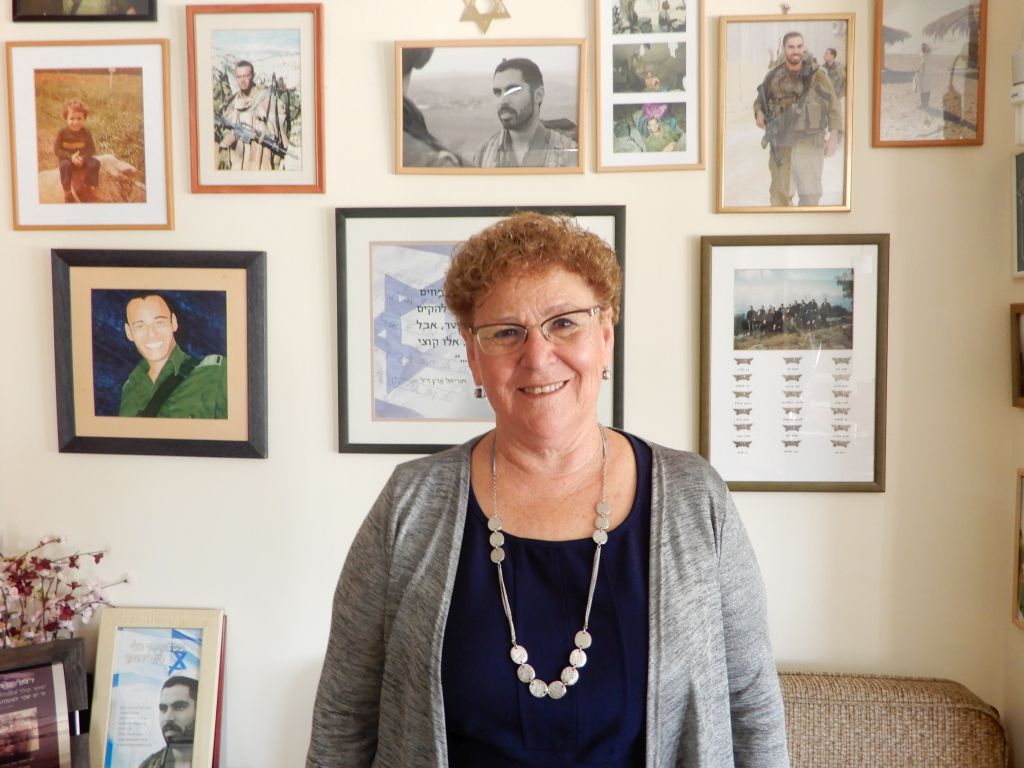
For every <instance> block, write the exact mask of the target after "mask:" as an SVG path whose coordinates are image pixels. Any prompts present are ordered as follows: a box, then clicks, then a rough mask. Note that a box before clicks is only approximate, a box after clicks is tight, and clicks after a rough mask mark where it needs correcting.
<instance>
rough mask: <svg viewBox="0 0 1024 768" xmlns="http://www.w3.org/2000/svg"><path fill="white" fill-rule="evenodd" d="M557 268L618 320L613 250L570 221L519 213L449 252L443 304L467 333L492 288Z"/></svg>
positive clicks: (618, 288) (617, 272) (619, 300)
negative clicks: (578, 281) (578, 282)
mask: <svg viewBox="0 0 1024 768" xmlns="http://www.w3.org/2000/svg"><path fill="white" fill-rule="evenodd" d="M556 268H561V269H564V270H566V271H567V272H570V273H572V274H574V275H579V276H580V277H581V278H583V281H584V282H585V283H586V284H587V285H588V286H590V288H591V289H592V290H593V291H594V294H595V296H596V297H597V301H598V303H599V304H600V305H601V307H602V309H606V310H611V318H612V322H613V323H617V322H618V321H619V309H620V307H621V305H622V269H621V268H620V267H619V261H618V258H617V257H616V255H615V251H614V250H613V249H612V248H611V246H609V245H608V243H606V242H605V241H604V240H602V239H601V238H600V237H598V236H597V235H595V234H594V233H593V232H589V231H587V230H586V229H583V227H581V226H580V225H579V224H578V223H577V222H576V221H575V220H574V219H572V218H570V217H568V216H564V215H560V214H559V215H555V216H545V215H544V214H540V213H533V212H521V213H515V214H513V215H512V216H509V217H508V218H505V219H502V220H501V221H498V222H495V223H494V224H492V225H491V226H489V227H487V229H484V230H482V231H481V232H478V233H477V234H475V235H473V236H472V237H471V238H469V239H468V240H466V241H465V242H464V243H460V244H459V245H458V246H457V247H456V249H455V255H454V257H453V258H452V263H451V266H450V267H449V268H448V275H447V277H445V281H444V297H445V302H446V303H447V305H448V309H450V310H451V311H452V312H453V313H454V314H455V316H456V318H458V321H459V325H460V326H461V327H463V328H469V327H470V326H472V324H473V312H474V310H475V309H476V306H477V304H479V303H480V302H481V301H482V300H483V299H484V297H485V296H486V295H487V294H488V293H489V292H490V291H491V289H492V288H494V287H495V286H496V285H498V284H499V283H501V282H502V281H504V280H508V279H509V278H514V277H519V276H521V275H523V274H525V273H533V274H538V275H542V274H544V273H546V272H547V271H548V270H551V269H556Z"/></svg>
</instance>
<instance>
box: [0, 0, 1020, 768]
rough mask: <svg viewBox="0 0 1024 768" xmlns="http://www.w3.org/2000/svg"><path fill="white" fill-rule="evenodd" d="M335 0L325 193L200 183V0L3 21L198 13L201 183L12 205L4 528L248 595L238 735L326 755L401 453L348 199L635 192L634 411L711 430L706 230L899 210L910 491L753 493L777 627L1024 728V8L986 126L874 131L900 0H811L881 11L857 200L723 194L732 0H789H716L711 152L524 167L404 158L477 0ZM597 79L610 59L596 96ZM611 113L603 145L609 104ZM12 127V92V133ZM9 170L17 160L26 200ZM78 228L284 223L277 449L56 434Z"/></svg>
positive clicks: (180, 91)
mask: <svg viewBox="0 0 1024 768" xmlns="http://www.w3.org/2000/svg"><path fill="white" fill-rule="evenodd" d="M482 2H485V3H486V0H482ZM505 4H506V6H507V7H508V10H509V12H510V13H511V15H512V18H511V19H509V20H504V21H496V22H495V23H494V24H493V26H492V27H491V30H490V32H489V34H488V35H487V37H488V38H502V37H508V38H511V37H520V38H527V37H538V36H559V37H583V36H587V35H590V34H591V33H592V28H593V12H592V7H591V4H590V2H589V0H588V1H584V0H575V1H574V2H565V1H563V2H557V3H556V2H546V3H540V2H530V1H529V0H505ZM326 5H327V8H326V14H325V22H326V29H325V33H326V34H325V38H326V41H327V45H326V55H325V72H326V76H325V102H326V107H327V113H326V121H327V131H326V158H327V169H328V177H327V194H325V195H322V196H288V195H275V196H214V195H192V194H190V193H189V192H188V188H189V179H188V159H187V158H188V145H187V128H188V119H187V83H186V47H185V36H184V27H185V21H184V2H183V0H161V2H160V6H161V7H160V20H159V21H158V22H155V23H147V24H132V25H85V24H81V25H70V24H68V25H41V24H16V25H15V24H11V23H10V22H9V21H6V20H4V21H2V22H0V37H3V38H4V39H22V40H37V39H89V38H116V37H126V36H134V37H166V38H170V40H171V61H172V78H171V89H172V90H171V106H172V118H173V120H172V128H173V142H174V185H175V190H176V193H175V204H176V210H177V226H176V228H175V229H174V230H173V231H171V232H155V233H132V232H85V233H82V232H77V233H76V232H71V233H65V232H14V231H13V230H12V229H11V224H10V216H9V214H6V213H4V214H3V218H2V223H0V227H2V229H3V237H2V242H3V245H2V247H0V353H2V356H3V360H4V371H3V374H2V375H0V401H2V402H6V403H8V404H9V408H8V410H7V411H6V412H5V413H4V415H3V417H2V419H0V534H2V535H3V536H4V539H3V545H4V546H3V549H4V550H8V549H12V548H14V547H16V546H19V545H22V544H25V543H27V542H29V541H30V540H32V539H33V538H35V537H37V536H39V535H41V534H48V533H54V532H56V533H61V534H64V535H66V536H68V537H69V539H70V540H71V541H72V542H74V543H76V544H79V545H80V546H83V547H93V546H106V547H109V548H110V556H109V560H108V561H107V562H105V563H104V569H103V572H104V573H106V574H109V575H116V574H118V573H120V572H121V571H122V570H124V571H130V572H131V574H132V577H133V581H132V584H131V585H130V586H128V587H125V588H120V589H119V590H118V591H117V593H116V595H115V597H116V601H117V602H118V603H119V604H121V605H150V606H188V607H202V606H222V607H224V608H225V609H226V610H227V612H228V616H229V633H228V652H227V669H226V686H227V689H226V696H227V699H226V707H225V712H224V717H225V721H224V727H225V738H226V742H225V745H224V746H225V760H224V765H226V766H231V767H232V768H280V766H297V765H300V764H301V762H302V756H303V754H304V750H305V746H306V739H307V734H308V725H309V718H310V710H311V706H312V699H313V694H314V688H315V684H316V679H317V674H318V671H319V665H320V661H321V658H322V653H323V649H324V643H325V640H326V633H327V627H328V620H329V607H330V599H331V595H332V591H333V588H334V583H335V580H336V577H337V574H338V570H339V568H340V566H341V563H342V561H343V559H344V557H345V552H346V550H347V547H348V545H349V543H350V541H351V539H352V536H353V534H354V533H355V530H356V527H357V526H358V524H359V522H360V520H361V518H362V517H363V515H364V514H365V512H366V510H367V509H368V507H369V506H370V504H371V502H372V501H373V499H374V497H375V495H376V494H377V492H378V491H379V489H380V488H381V486H382V484H383V483H384V481H385V479H386V477H387V476H388V473H389V472H390V470H391V468H392V467H393V466H394V464H395V463H396V462H397V461H399V460H401V457H396V456H384V455H381V456H355V455H339V454H338V453H336V448H337V443H338V434H337V427H336V423H337V416H338V409H337V404H336V403H337V400H336V389H337V374H336V366H337V351H336V337H335V326H334V323H335V311H336V302H335V294H334V282H335V269H334V234H333V209H334V208H335V207H336V206H385V205H386V206H397V205H435V204H442V203H443V204H450V205H463V204H488V205H511V204H518V205H529V204H587V203H591V204H611V203H624V204H625V205H626V206H627V222H628V223H627V265H628V267H627V287H626V306H627V315H626V318H627V320H626V327H625V346H626V350H625V355H626V382H625V414H626V422H625V424H626V427H627V428H628V429H630V430H632V431H634V432H636V433H638V434H640V435H642V436H645V437H648V438H650V439H653V440H656V441H659V442H662V443H665V444H668V445H671V446H675V447H679V448H686V449H695V448H696V444H697V419H698V413H697V399H698V386H699V384H698V358H699V329H698V326H699V300H700V292H699V238H700V236H701V235H706V234H767V233H853V232H858V233H859V232H888V233H891V236H892V243H891V285H890V308H889V327H890V335H889V386H888V473H887V476H888V482H887V490H886V492H885V493H882V494H766V493H745V494H739V495H738V497H737V502H738V504H739V507H740V510H741V512H742V515H743V518H744V520H745V522H746V524H747V526H748V527H749V530H750V533H751V535H752V537H753V540H754V543H755V546H756V548H757V552H758V556H759V559H760V563H761V567H762V570H763V573H764V577H765V581H766V583H767V587H768V592H769V597H770V611H771V627H772V636H773V640H774V643H775V648H776V653H777V656H778V659H779V663H780V665H782V666H783V667H785V668H791V669H793V668H800V669H823V670H825V669H827V670H847V671H866V672H880V673H900V674H911V675H934V676H942V677H951V678H954V679H956V680H959V681H961V682H963V683H965V684H966V685H968V686H969V687H970V688H972V689H973V690H974V691H976V692H977V693H978V694H979V695H981V696H982V697H983V698H985V699H986V700H987V701H989V702H991V703H993V704H995V705H996V706H998V707H999V708H1000V709H1001V710H1002V711H1003V712H1004V714H1005V716H1006V718H1007V720H1008V722H1009V724H1010V725H1011V727H1012V729H1013V730H1014V732H1015V733H1016V734H1017V735H1018V737H1019V738H1024V685H1022V684H1021V683H1020V680H1021V679H1022V672H1024V632H1021V631H1020V630H1018V629H1016V628H1015V627H1013V626H1011V625H1010V624H1009V621H1008V613H1009V608H1008V604H1009V592H1010V584H1009V577H1010V572H1011V551H1010V550H1011V545H1010V534H1011V527H1012V484H1013V480H1012V477H1013V470H1014V467H1015V466H1016V465H1018V464H1020V465H1024V438H1021V437H1019V435H1021V434H1024V414H1022V413H1021V412H1020V411H1012V410H1011V409H1010V407H1009V396H1008V390H1009V372H1008V360H1007V346H1008V330H1007V307H1006V305H1007V304H1008V303H1009V302H1010V301H1011V300H1014V299H1016V300H1024V286H1022V285H1021V284H1020V283H1017V282H1014V281H1013V280H1012V278H1011V277H1010V275H1009V269H1010V260H1011V248H1012V237H1011V225H1012V208H1011V201H1012V198H1011V194H1010V192H1011V186H1010V171H1009V168H1010V160H1011V157H1012V156H1013V154H1014V153H1015V151H1017V148H1015V147H1014V146H1013V145H1012V144H1011V141H1012V138H1011V118H1010V112H1009V108H1008V106H1007V104H1006V97H1005V94H1006V93H1007V92H1008V89H1009V56H1010V52H1011V51H1012V49H1013V48H1015V47H1016V44H1017V42H1018V38H1019V33H1020V30H1021V27H1022V24H1024V8H1022V7H1021V6H1020V4H1019V3H1015V2H1011V1H1010V0H992V2H991V3H990V14H991V15H990V26H989V30H990V36H989V51H988V64H989V73H988V75H989V80H988V88H987V97H988V103H987V109H986V141H985V144H984V146H982V147H976V148H959V149H872V148H871V141H870V134H871V60H872V48H871V45H872V43H871V40H872V34H873V33H872V23H873V6H874V3H873V2H872V0H847V1H846V2H836V1H834V0H816V2H814V3H805V4H794V12H800V11H812V10H813V11H821V12H846V11H854V12H855V13H856V40H855V51H856V66H855V67H854V78H853V81H854V83H853V87H854V96H853V105H854V110H855V112H854V118H853V123H854V134H853V141H854V146H853V194H852V205H853V210H852V211H851V212H850V213H823V214H800V215H716V214H714V213H713V209H714V204H713V195H714V188H715V164H714V162H713V156H714V146H715V145H714V141H713V139H714V137H715V135H716V133H715V132H716V130H717V119H716V118H715V116H714V107H715V105H716V104H717V93H716V89H717V77H716V72H717V69H718V66H717V55H718V52H717V29H718V24H717V16H718V15H723V14H745V13H765V12H772V11H775V10H777V6H776V4H774V3H767V4H766V3H755V2H753V1H752V0H710V2H709V5H710V9H709V10H710V13H711V14H712V15H711V16H710V17H709V19H708V23H707V26H706V29H707V30H708V31H709V33H710V34H709V36H708V38H707V42H708V44H707V53H708V66H707V67H706V82H707V88H708V90H707V97H708V105H709V115H710V119H709V122H708V129H709V136H710V137H711V138H712V141H709V142H708V144H707V147H706V157H707V166H708V170H707V171H698V172H685V173H647V174H633V173H619V174H596V173H592V172H588V173H587V174H586V175H583V176H561V177H544V176H529V177H521V178H508V177H466V178H448V177H430V176H397V175H395V174H394V173H393V172H392V168H393V160H392V155H393V143H394V142H393V130H394V129H393V125H394V103H393V98H394V86H393V81H392V78H393V71H392V70H393V67H392V55H393V53H392V45H391V44H392V41H393V40H394V39H396V38H398V39H406V40H428V39H450V38H469V39H477V38H479V33H478V31H477V29H476V27H475V26H474V25H472V24H469V23H460V22H459V15H460V13H461V10H462V7H463V5H462V3H461V2H458V1H457V0H396V1H395V2H391V3H387V4H381V3H379V2H377V0H343V1H341V2H339V1H337V0H331V2H329V3H327V4H326ZM588 74H589V73H588ZM593 97H594V92H593V87H592V85H588V88H587V99H588V106H589V107H592V106H593ZM592 115H593V110H592V108H591V109H588V113H587V116H588V120H590V119H591V116H592ZM586 135H587V138H588V140H589V143H590V144H591V145H592V144H593V131H592V128H590V127H588V129H587V131H586ZM7 140H8V138H7V124H6V121H3V123H2V125H0V146H7ZM587 166H588V168H593V166H594V158H593V151H592V147H591V148H588V158H587ZM10 197H11V187H10V183H9V182H8V181H6V180H2V181H0V212H5V211H9V210H10V202H11V201H10ZM51 247H88V248H113V247H117V248H143V249H146V248H150V249H152V248H169V249H175V248H180V249H198V248H202V249H262V250H266V251H267V253H268V270H267V284H268V319H269V326H268V347H269V392H270V405H269V431H270V458H269V459H267V460H265V461H243V460H231V459H200V458H164V457H145V456H105V455H70V454H68V455H65V454H58V453H57V451H56V424H55V416H54V395H53V392H54V366H53V357H52V354H51V349H52V333H53V330H52V305H51V298H50V267H49V249H50V248H51ZM1009 457H1012V459H1011V458H1009ZM1008 681H1011V682H1008ZM1018 765H1019V766H1024V762H1018Z"/></svg>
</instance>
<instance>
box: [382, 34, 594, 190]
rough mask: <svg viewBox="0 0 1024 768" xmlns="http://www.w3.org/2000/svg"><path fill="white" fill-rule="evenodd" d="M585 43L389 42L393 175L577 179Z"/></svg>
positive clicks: (581, 139) (580, 160)
mask: <svg viewBox="0 0 1024 768" xmlns="http://www.w3.org/2000/svg"><path fill="white" fill-rule="evenodd" d="M585 63H586V41H585V40H582V39H571V40H489V41H469V40H452V41H417V42H397V43H395V76H396V84H395V96H396V103H395V115H396V126H395V150H396V151H395V170H396V172H397V173H462V174H524V173H525V174H529V173H583V168H584V146H583V142H584V135H585V131H584V122H583V94H584V77H585V73H586V66H585Z"/></svg>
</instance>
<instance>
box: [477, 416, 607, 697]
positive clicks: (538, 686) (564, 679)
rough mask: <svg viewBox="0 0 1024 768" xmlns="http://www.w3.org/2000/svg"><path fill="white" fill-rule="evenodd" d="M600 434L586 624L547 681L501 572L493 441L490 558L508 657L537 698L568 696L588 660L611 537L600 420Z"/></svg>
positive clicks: (501, 541)
mask: <svg viewBox="0 0 1024 768" xmlns="http://www.w3.org/2000/svg"><path fill="white" fill-rule="evenodd" d="M597 429H598V431H599V432H600V434H601V500H600V501H599V502H598V503H597V505H596V507H595V511H596V512H597V519H596V521H595V523H594V534H593V536H592V538H593V539H594V544H595V547H594V565H593V567H592V568H591V570H590V589H589V590H587V607H586V610H585V611H584V612H583V628H582V629H581V630H580V631H579V632H577V633H576V637H575V643H576V648H575V649H574V650H573V651H572V652H571V653H570V654H569V666H567V667H565V668H564V669H563V670H562V674H561V675H560V679H558V680H553V681H551V682H550V683H545V682H544V681H543V680H540V679H538V678H537V673H536V672H535V671H534V669H533V667H532V666H530V665H529V664H527V663H526V662H527V659H528V658H529V654H528V653H527V652H526V648H525V647H524V646H522V645H520V644H519V642H518V641H517V640H516V626H515V624H514V623H513V621H512V608H511V607H510V606H509V602H508V590H506V589H505V577H504V576H503V575H502V572H501V561H502V560H504V559H505V550H504V549H502V545H503V544H504V543H505V535H504V534H503V533H502V532H501V517H499V515H498V449H497V443H498V439H497V435H495V437H494V439H493V440H492V441H491V516H490V517H489V518H488V520H487V528H488V529H489V530H490V531H491V537H490V539H489V541H490V544H491V546H492V547H493V549H492V550H491V562H492V563H494V564H495V565H496V566H498V589H499V590H500V591H501V606H502V608H504V609H505V618H506V619H508V631H509V635H510V636H511V639H512V649H511V650H510V651H509V654H508V655H509V657H510V658H511V659H512V662H513V663H514V664H515V665H516V666H517V669H516V676H517V677H518V678H519V680H520V681H521V682H523V683H526V684H527V685H528V686H530V693H532V694H533V695H534V696H536V697H537V698H538V699H542V698H544V697H545V696H550V697H551V698H552V699H560V698H562V697H563V696H565V693H566V690H567V689H568V687H569V686H571V685H575V684H576V681H577V680H579V679H580V672H579V670H580V667H582V666H583V665H584V664H586V663H587V653H586V649H587V648H589V647H590V645H591V643H592V642H593V638H591V636H590V632H589V630H588V625H589V623H590V607H591V605H592V604H593V602H594V588H595V587H596V586H597V572H598V569H600V567H601V547H602V546H603V545H604V544H606V543H607V541H608V527H609V525H610V524H611V521H610V519H609V517H608V514H609V512H610V511H611V507H610V506H609V505H608V439H607V438H606V437H605V432H604V427H602V426H601V425H600V424H599V425H598V427H597Z"/></svg>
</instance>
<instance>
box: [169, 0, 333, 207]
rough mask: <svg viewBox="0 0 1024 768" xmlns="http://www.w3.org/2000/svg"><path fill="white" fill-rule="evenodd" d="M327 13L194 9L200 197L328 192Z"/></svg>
mask: <svg viewBox="0 0 1024 768" xmlns="http://www.w3.org/2000/svg"><path fill="white" fill-rule="evenodd" d="M322 17H323V6H322V5H321V4H319V3H295V4H292V3H271V4H253V5H249V4H232V5H188V6H186V7H185V18H186V21H187V26H188V104H189V117H190V120H189V131H190V138H191V171H192V191H193V192H249V193H282V192H295V193H302V192H314V193H316V192H323V191H324V149H323V142H324V117H323V31H322V28H323V18H322Z"/></svg>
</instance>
